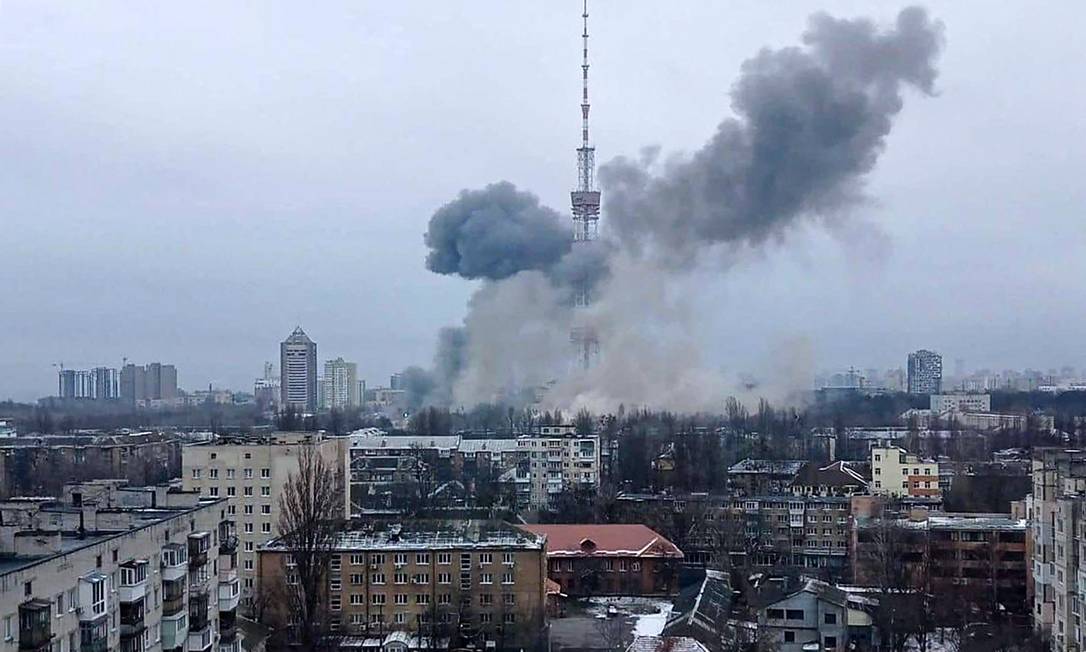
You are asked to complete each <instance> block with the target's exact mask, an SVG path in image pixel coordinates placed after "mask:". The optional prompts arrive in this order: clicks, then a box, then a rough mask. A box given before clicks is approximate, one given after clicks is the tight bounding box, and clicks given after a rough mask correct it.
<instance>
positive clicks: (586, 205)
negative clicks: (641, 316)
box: [570, 0, 600, 369]
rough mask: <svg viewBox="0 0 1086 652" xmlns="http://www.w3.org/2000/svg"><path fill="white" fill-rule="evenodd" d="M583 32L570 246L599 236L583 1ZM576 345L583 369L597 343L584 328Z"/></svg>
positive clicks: (576, 333) (575, 336)
mask: <svg viewBox="0 0 1086 652" xmlns="http://www.w3.org/2000/svg"><path fill="white" fill-rule="evenodd" d="M581 18H582V20H583V21H584V22H583V29H582V31H581V53H582V57H583V58H582V60H581V146H580V147H578V148H577V189H576V190H574V191H573V192H571V193H570V200H571V203H572V205H573V209H572V213H573V241H574V243H575V244H576V243H584V242H591V241H593V240H595V239H596V238H597V237H598V235H599V221H600V191H599V190H596V179H595V176H596V148H595V147H592V145H591V144H590V143H589V140H588V111H589V107H590V105H589V103H588V0H584V10H583V11H582V12H581ZM590 291H591V288H590V287H589V284H588V282H587V280H584V281H582V282H581V284H580V287H578V288H577V291H576V293H575V301H576V304H577V305H578V306H579V307H584V306H587V305H588V304H589V303H590V302H591V297H590ZM570 339H572V341H573V343H574V344H576V345H577V357H578V360H579V362H580V365H581V366H582V367H583V368H585V369H587V368H589V367H591V366H592V364H593V363H594V361H595V358H596V357H597V356H598V355H599V340H598V339H597V337H596V333H595V331H594V330H593V329H592V328H591V327H588V326H578V327H576V328H574V329H573V332H572V333H571V335H570Z"/></svg>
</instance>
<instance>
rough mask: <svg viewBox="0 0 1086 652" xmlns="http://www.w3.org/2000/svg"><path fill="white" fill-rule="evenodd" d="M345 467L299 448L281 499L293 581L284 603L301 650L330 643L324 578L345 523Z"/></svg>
mask: <svg viewBox="0 0 1086 652" xmlns="http://www.w3.org/2000/svg"><path fill="white" fill-rule="evenodd" d="M344 484H345V483H344V476H343V469H341V468H338V467H336V466H333V464H331V463H330V462H329V461H328V460H326V459H325V458H324V457H323V456H321V455H320V453H318V452H317V450H316V448H315V447H314V446H303V447H302V448H301V453H300V454H299V456H298V471H297V473H292V474H291V475H290V477H289V478H288V479H287V482H286V486H284V487H283V493H282V495H281V496H280V498H279V532H280V533H281V535H280V544H281V545H282V547H283V549H285V550H286V551H288V552H289V554H290V555H292V557H293V561H294V564H295V566H294V568H293V569H292V574H293V575H294V577H293V578H292V580H291V581H289V582H285V583H284V584H283V587H282V588H283V597H284V599H285V606H286V607H287V608H288V609H289V610H290V614H291V616H292V618H293V620H294V621H295V622H296V623H297V624H296V625H295V626H294V628H293V631H292V632H291V633H292V634H293V637H294V639H295V641H296V642H297V643H298V645H299V646H300V647H301V649H302V650H304V651H306V652H309V651H310V650H320V649H322V647H323V646H326V645H328V644H329V643H330V642H329V640H328V638H327V637H328V633H329V631H330V613H329V611H330V610H329V604H328V578H329V568H330V566H331V560H332V554H333V549H334V545H335V541H336V537H337V535H338V534H339V532H340V531H341V530H342V528H343V521H344V501H345V497H344Z"/></svg>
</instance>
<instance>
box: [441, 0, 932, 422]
mask: <svg viewBox="0 0 1086 652" xmlns="http://www.w3.org/2000/svg"><path fill="white" fill-rule="evenodd" d="M942 42H943V34H942V25H941V24H940V23H938V22H936V21H933V20H931V19H930V18H929V17H928V16H927V14H926V12H925V11H924V10H922V9H919V8H908V9H905V10H903V11H901V12H900V13H899V14H898V16H897V19H896V21H895V22H894V24H893V26H892V27H891V28H889V29H886V30H880V29H879V28H878V27H877V26H876V25H875V24H874V23H873V22H871V21H869V20H866V19H859V20H839V19H834V18H831V17H830V16H827V15H825V14H817V15H815V16H813V17H811V18H810V20H809V24H808V28H807V30H806V31H805V32H804V34H803V36H802V43H803V45H802V46H796V47H788V48H783V49H779V50H770V49H763V50H762V51H760V52H759V53H758V54H757V55H755V56H754V57H753V58H751V59H748V60H747V61H745V62H744V63H743V64H742V68H741V75H740V78H739V79H738V81H737V82H736V83H735V84H734V86H733V88H732V89H731V95H730V96H731V108H732V111H733V114H734V116H733V117H730V118H727V119H725V120H724V121H723V122H722V123H720V125H719V126H718V127H717V131H716V133H715V134H714V135H713V137H712V138H711V139H710V140H709V142H707V143H706V144H705V145H704V146H703V147H702V148H701V149H699V150H698V151H696V152H695V153H694V154H693V155H691V156H689V157H684V158H672V159H671V160H668V161H666V162H663V163H660V162H659V148H646V149H645V150H643V152H642V154H641V157H640V158H639V159H638V160H632V159H628V158H624V157H619V158H617V159H614V160H612V161H611V162H609V163H607V164H605V165H603V166H602V167H601V168H600V172H599V178H600V181H601V184H602V186H603V198H604V216H603V217H604V223H605V224H606V225H607V227H608V230H609V233H610V234H612V236H611V239H610V240H609V241H605V242H599V243H593V244H591V245H585V246H581V245H578V246H576V247H572V248H571V247H570V232H569V230H568V229H567V228H565V226H564V225H563V220H562V219H561V218H559V216H558V214H557V213H556V212H555V211H553V210H551V209H549V208H546V207H544V206H541V205H540V204H539V201H538V199H537V198H536V197H535V196H534V195H531V194H529V193H525V192H521V191H518V190H516V188H514V187H513V186H512V184H509V183H505V182H503V183H499V184H494V185H491V186H487V187H486V188H485V189H484V190H481V191H464V192H462V193H461V194H460V196H459V198H457V199H456V200H455V201H453V202H451V203H449V204H447V205H445V206H443V207H442V208H441V209H440V210H438V211H437V213H435V214H434V216H433V218H432V219H431V221H430V226H429V230H428V232H427V234H426V243H427V245H429V246H430V248H431V251H430V254H429V256H428V257H427V266H428V267H429V268H430V269H431V270H433V271H435V272H438V273H443V274H459V275H461V276H464V277H466V278H485V279H489V282H487V283H486V284H485V285H484V286H483V287H482V288H481V289H480V290H479V291H478V292H476V294H475V295H474V296H473V297H472V299H471V302H470V304H469V309H468V315H467V316H466V317H465V320H464V326H463V328H462V329H460V330H458V331H456V332H457V334H458V338H460V339H458V340H457V346H456V347H455V348H454V349H451V350H449V351H447V352H446V353H442V352H441V351H439V354H438V356H437V358H436V363H437V366H438V369H439V371H438V372H436V373H435V375H436V376H438V377H439V378H438V380H436V381H435V387H437V388H445V387H447V388H448V391H446V390H445V389H441V390H440V391H439V390H438V389H435V390H433V391H432V392H431V396H432V397H434V398H438V397H439V396H440V398H442V399H448V400H450V401H452V402H453V403H455V404H460V405H465V404H471V403H473V402H479V401H489V400H493V399H494V397H495V396H496V395H501V394H505V395H508V394H509V390H510V389H511V388H515V387H517V386H519V387H525V386H530V385H539V384H542V383H544V382H546V381H547V380H548V379H552V378H555V377H558V378H559V380H558V382H557V384H556V385H555V386H554V387H553V388H552V390H551V392H550V395H549V400H550V401H551V402H553V403H555V404H556V405H560V406H561V407H567V408H568V407H576V406H582V405H588V406H590V407H592V408H593V409H597V410H606V409H613V408H615V407H616V406H617V405H618V404H619V403H626V404H627V405H649V406H653V407H667V408H672V409H674V408H678V409H684V410H697V409H701V408H709V409H718V408H719V406H720V402H721V401H722V399H723V397H724V396H725V395H726V393H727V392H729V391H730V389H735V387H734V384H732V383H730V382H729V381H728V380H727V379H726V377H725V374H724V373H722V372H721V371H720V370H718V369H712V368H707V367H706V366H705V365H704V364H703V361H702V360H701V358H702V355H701V348H702V347H701V346H700V342H701V341H702V340H701V339H700V338H702V337H703V336H704V334H703V333H700V332H699V328H698V324H697V319H698V317H697V311H696V310H693V309H692V308H691V307H690V306H689V304H687V303H684V302H682V301H676V300H675V297H674V296H672V295H674V294H676V293H675V289H676V287H681V286H683V284H684V283H688V281H689V278H690V277H689V275H688V274H685V273H684V271H683V270H688V269H689V268H690V267H692V266H694V265H696V264H697V261H698V257H699V254H700V253H702V252H703V251H705V250H707V249H710V248H712V247H715V246H721V245H723V246H729V245H731V246H751V247H757V246H759V245H761V244H763V243H764V242H766V241H767V240H769V239H771V238H774V237H776V236H780V235H783V234H784V233H785V231H786V230H787V229H788V228H789V226H791V225H793V224H795V223H796V222H798V221H800V220H803V219H819V218H826V217H830V216H836V214H837V213H839V212H840V211H841V210H842V209H844V208H846V207H849V206H851V205H852V204H853V203H855V202H857V201H859V200H860V199H861V198H862V196H863V195H862V190H863V181H864V176H865V174H866V173H868V172H870V171H871V170H872V169H873V167H874V166H875V164H876V162H877V161H878V157H879V155H880V154H881V152H882V151H883V149H884V148H885V144H886V136H887V134H889V132H890V129H891V126H892V122H893V118H894V116H896V115H897V113H898V112H900V111H901V109H902V106H903V91H904V89H905V88H906V87H912V88H914V89H916V90H917V91H919V92H920V93H922V94H926V95H931V94H933V92H934V90H933V84H934V81H935V77H936V69H935V66H934V61H935V58H936V56H937V55H938V53H939V51H940V49H941V47H942ZM835 227H836V228H842V227H841V226H840V224H838V223H835ZM845 228H847V227H845ZM612 269H615V270H618V269H621V270H622V271H621V273H618V272H616V273H615V274H614V275H612V274H611V270H612ZM582 279H583V280H587V281H588V282H589V283H590V286H591V287H592V288H593V290H592V291H593V294H594V295H595V296H593V298H592V301H591V305H590V307H589V308H588V309H587V310H578V311H574V310H573V309H572V307H571V305H570V302H569V289H570V288H572V287H575V284H576V283H577V282H578V281H580V280H582ZM572 324H576V325H578V326H581V325H587V326H591V327H593V328H595V329H596V331H597V332H598V333H599V334H600V339H601V348H602V356H601V360H600V363H599V364H598V365H597V366H596V367H594V368H592V369H590V370H588V371H587V372H580V373H571V368H572V366H571V365H569V364H566V365H565V368H564V370H563V364H562V362H563V361H566V362H567V363H568V361H569V360H570V359H571V357H572V348H571V347H570V346H569V341H568V335H567V334H568V332H569V327H570V325H572ZM631 352H636V353H635V354H632V353H631ZM444 356H450V360H449V361H445V357H444ZM808 357H809V356H808ZM800 366H801V367H802V366H803V365H800ZM563 371H564V375H563ZM778 375H779V376H781V377H782V378H778V379H769V380H768V382H765V383H764V387H770V386H774V385H778V386H780V388H781V390H782V393H784V392H786V391H787V390H788V389H790V386H791V385H792V384H793V383H792V382H791V380H792V379H794V377H798V376H801V375H803V374H800V373H797V372H796V371H795V370H788V369H784V367H783V366H782V371H781V372H780V373H778ZM791 389H794V387H791ZM445 404H448V403H445Z"/></svg>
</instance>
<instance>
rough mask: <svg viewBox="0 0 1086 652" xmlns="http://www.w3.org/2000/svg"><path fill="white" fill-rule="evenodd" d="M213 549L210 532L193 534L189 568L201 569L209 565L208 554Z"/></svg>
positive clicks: (190, 543) (191, 535) (190, 540)
mask: <svg viewBox="0 0 1086 652" xmlns="http://www.w3.org/2000/svg"><path fill="white" fill-rule="evenodd" d="M210 549H211V533H210V532H193V533H192V534H190V535H189V568H199V567H200V566H204V565H206V564H207V553H208V551H209V550H210Z"/></svg>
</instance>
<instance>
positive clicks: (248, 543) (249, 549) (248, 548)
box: [245, 541, 255, 552]
mask: <svg viewBox="0 0 1086 652" xmlns="http://www.w3.org/2000/svg"><path fill="white" fill-rule="evenodd" d="M253 550H255V546H254V543H253V542H252V541H246V542H245V552H252V551H253Z"/></svg>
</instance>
